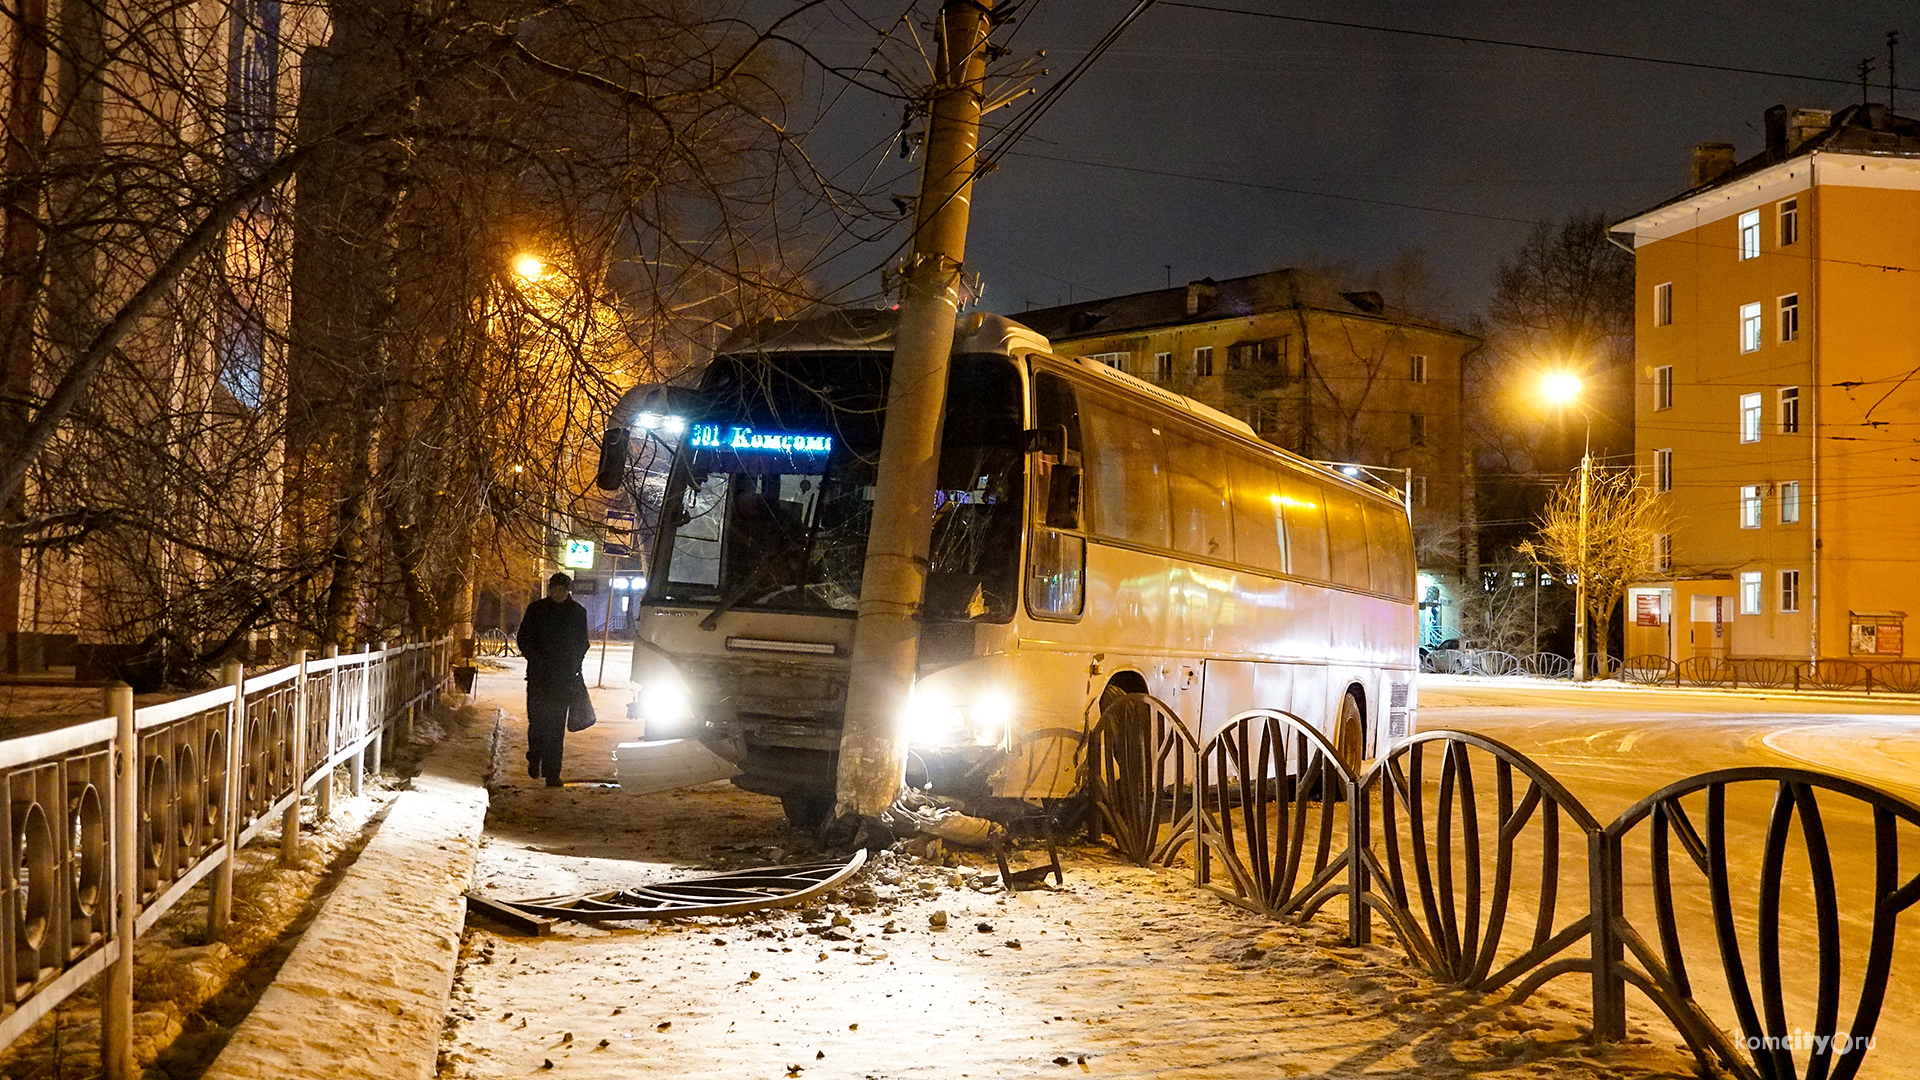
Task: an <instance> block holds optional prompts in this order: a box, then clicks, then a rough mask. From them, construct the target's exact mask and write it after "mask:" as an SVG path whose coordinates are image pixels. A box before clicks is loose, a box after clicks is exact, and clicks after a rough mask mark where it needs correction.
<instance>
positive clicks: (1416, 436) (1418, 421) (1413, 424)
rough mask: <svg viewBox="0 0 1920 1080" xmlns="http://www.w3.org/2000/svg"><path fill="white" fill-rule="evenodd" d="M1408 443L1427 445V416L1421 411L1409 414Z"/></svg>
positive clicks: (1411, 444)
mask: <svg viewBox="0 0 1920 1080" xmlns="http://www.w3.org/2000/svg"><path fill="white" fill-rule="evenodd" d="M1407 443H1408V445H1410V446H1425V445H1427V418H1426V417H1425V416H1423V415H1421V414H1420V413H1411V414H1409V415H1408V416H1407Z"/></svg>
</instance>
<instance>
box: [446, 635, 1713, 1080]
mask: <svg viewBox="0 0 1920 1080" xmlns="http://www.w3.org/2000/svg"><path fill="white" fill-rule="evenodd" d="M592 671H593V669H592V666H591V664H590V666H589V673H590V674H591V673H592ZM520 686H521V684H520V683H519V682H518V681H517V679H516V678H512V677H509V676H492V677H487V678H483V680H482V686H481V688H480V691H481V695H482V698H483V700H486V701H490V702H495V703H499V704H501V705H502V706H503V707H505V708H507V709H508V711H509V713H510V714H517V713H519V712H520V707H519V704H518V703H517V702H516V701H515V700H514V697H515V695H516V694H518V693H519V692H520ZM610 696H612V695H610ZM616 704H617V703H616V702H611V701H603V702H602V703H601V709H600V715H601V717H602V721H603V722H602V725H601V727H598V728H595V729H593V730H591V731H589V732H586V733H582V734H577V735H574V736H570V737H569V747H568V757H569V762H570V764H569V765H568V776H569V779H573V778H575V777H580V778H599V777H605V776H607V775H609V772H608V770H609V767H610V766H609V765H608V764H607V757H609V756H610V754H611V746H612V744H613V742H614V741H616V740H617V739H619V738H622V737H625V738H631V737H633V736H632V732H631V730H630V729H627V728H626V727H625V725H624V724H623V722H622V721H620V720H619V719H618V718H617V708H616V707H615V706H616ZM505 731H506V733H507V735H506V738H504V739H503V746H502V749H501V751H500V753H499V754H498V761H499V763H500V765H501V766H502V768H501V772H500V774H499V776H498V779H497V781H496V783H495V785H494V787H493V803H492V806H493V809H492V812H491V813H490V815H489V818H488V836H487V838H486V841H485V843H484V845H483V848H482V851H481V856H480V865H479V867H478V869H477V871H476V875H475V877H476V886H477V887H478V888H480V889H482V890H484V891H485V892H487V893H488V894H489V895H492V896H496V897H499V898H502V899H512V898H517V897H528V896H540V895H551V894H555V893H565V892H576V891H587V890H592V889H605V888H614V887H617V886H620V885H629V884H640V883H646V882H653V881H660V880H667V879H671V878H675V877H684V876H690V875H692V874H695V873H698V872H701V871H703V870H708V869H715V868H723V867H727V868H730V867H735V866H743V865H755V864H761V863H770V862H778V861H781V860H782V859H796V858H808V857H811V854H810V845H809V844H808V841H807V838H806V837H804V836H801V835H798V834H796V833H794V832H793V831H791V830H789V829H788V828H787V827H786V826H785V825H784V823H783V822H782V820H781V817H780V808H779V805H778V803H777V802H776V801H775V800H772V799H768V798H763V797H759V796H754V795H748V794H745V793H743V792H739V791H736V790H734V789H733V788H731V787H730V786H729V785H727V784H725V783H717V784H709V785H704V786H701V787H697V788H690V789H685V790H682V791H676V792H668V793H663V794H658V795H651V796H643V797H636V796H630V795H626V794H624V793H622V792H620V791H619V790H618V789H617V788H613V787H606V786H599V785H594V784H579V783H576V784H574V785H572V786H569V787H567V788H565V789H560V790H553V789H548V788H545V787H542V786H536V784H535V782H534V781H530V780H528V779H527V778H526V776H525V770H524V768H522V767H520V766H521V761H522V759H521V756H520V755H521V754H522V753H523V752H524V748H525V741H524V740H525V732H524V723H523V722H520V721H518V720H517V717H516V716H514V715H509V716H508V719H507V723H506V725H505ZM1064 855H1065V861H1066V867H1067V878H1066V884H1065V885H1064V887H1058V888H1048V889H1043V890H1034V891H1025V892H1021V893H1018V894H1015V895H1011V896H1010V895H1008V894H1007V893H1006V892H1004V891H1003V890H1002V889H1001V888H1000V886H999V884H998V881H997V877H996V875H995V874H993V873H992V872H991V871H990V870H988V869H987V860H985V859H984V858H979V857H968V858H966V859H965V860H964V862H965V863H967V865H961V866H958V867H953V868H949V867H945V866H939V865H935V864H932V863H929V862H927V861H925V860H922V859H918V858H914V857H911V856H906V855H899V854H892V853H889V854H888V855H886V856H883V857H882V858H880V859H879V860H878V861H877V862H876V863H875V865H874V866H873V867H872V868H870V869H869V870H868V871H867V873H866V874H865V875H864V876H863V878H862V879H860V881H858V882H857V883H855V884H854V885H851V886H849V887H847V888H845V889H843V890H841V891H840V892H839V893H838V894H836V895H835V896H834V897H832V898H830V899H829V900H828V901H826V902H824V903H820V904H816V905H814V906H812V907H809V908H805V909H794V910H784V911H774V912H765V913H758V914H755V915H750V916H746V917H741V918H730V919H706V920H685V921H681V922H675V923H663V924H650V923H628V924H614V925H606V926H600V927H595V926H588V925H581V924H560V925H558V926H557V927H556V932H555V934H554V936H552V937H548V938H530V937H520V936H515V935H512V934H510V933H506V932H504V931H502V932H496V931H495V930H494V929H492V928H490V927H489V926H488V924H485V923H483V922H482V921H481V920H479V919H477V918H476V919H470V920H469V923H468V930H467V933H466V936H465V939H464V942H463V948H462V966H461V972H460V975H459V977H458V978H457V980H456V982H455V987H454V996H453V1005H452V1009H451V1012H450V1014H449V1017H448V1026H447V1030H446V1035H445V1038H444V1040H443V1042H442V1053H441V1068H440V1076H441V1077H442V1078H446V1080H453V1078H462V1080H464V1078H492V1077H509V1076H511V1077H520V1076H526V1075H528V1074H530V1073H532V1074H540V1075H546V1074H549V1073H550V1074H554V1075H561V1074H566V1075H576V1076H595V1077H602V1076H616V1077H617V1076H627V1075H639V1074H641V1073H646V1074H649V1075H661V1076H674V1077H727V1078H729V1080H737V1078H749V1077H800V1078H813V1077H836V1078H838V1077H848V1078H874V1080H879V1078H885V1080H897V1078H899V1080H903V1078H908V1077H942V1078H947V1077H1008V1076H1027V1075H1033V1074H1044V1075H1054V1074H1063V1075H1064V1074H1071V1075H1100V1076H1116V1077H1173V1076H1192V1077H1208V1078H1215V1077H1218V1078H1223V1080H1231V1078H1242V1077H1244V1078H1248V1080H1252V1078H1256V1077H1257V1078H1260V1080H1267V1078H1271V1077H1275V1076H1421V1077H1442V1078H1444V1077H1465V1076H1490V1077H1537V1076H1575V1077H1582V1076H1586V1077H1601V1076H1628V1077H1640V1076H1685V1075H1691V1074H1692V1072H1693V1063H1692V1059H1691V1058H1690V1057H1688V1056H1686V1055H1685V1054H1684V1053H1682V1052H1676V1051H1675V1050H1674V1049H1673V1048H1671V1047H1670V1046H1666V1045H1655V1044H1654V1043H1653V1040H1651V1039H1650V1038H1648V1037H1646V1036H1645V1035H1639V1036H1637V1037H1636V1039H1635V1041H1634V1042H1632V1043H1630V1044H1627V1045H1623V1046H1615V1047H1610V1048H1607V1049H1604V1050H1595V1049H1593V1048H1592V1047H1590V1046H1589V1045H1588V1044H1587V1043H1586V1041H1585V1038H1586V1028H1585V1026H1584V1025H1585V1023H1586V1018H1585V1014H1584V1011H1582V1010H1578V1009H1576V1008H1573V1007H1572V1006H1570V1005H1569V1004H1568V1003H1566V1002H1564V1001H1561V1000H1559V999H1557V998H1555V997H1554V993H1555V989H1554V987H1553V986H1551V985H1550V986H1549V987H1548V988H1547V990H1546V991H1544V992H1543V994H1542V995H1540V996H1538V997H1536V998H1535V1000H1534V1001H1533V1002H1530V1003H1529V1004H1528V1005H1527V1006H1525V1007H1521V1008H1509V1007H1505V1006H1502V1005H1499V1004H1497V1003H1494V1002H1488V1001H1485V1000H1479V999H1476V998H1475V997H1473V996H1471V995H1462V994H1459V993H1457V992H1454V991H1450V990H1447V989H1445V988H1444V987H1439V986H1436V985H1434V984H1433V983H1432V982H1431V981H1429V980H1427V979H1426V978H1424V977H1423V976H1421V975H1420V974H1419V973H1418V972H1416V971H1415V970H1414V969H1412V968H1410V967H1408V966H1407V965H1406V963H1405V961H1404V959H1403V957H1402V956H1401V954H1400V953H1399V952H1398V951H1397V950H1393V949H1390V948H1388V947H1385V946H1374V947H1371V948H1367V949H1354V948H1347V947H1343V946H1341V945H1340V944H1339V938H1340V929H1341V920H1340V918H1338V917H1337V916H1338V915H1339V914H1340V913H1338V912H1335V911H1332V910H1329V911H1327V912H1325V913H1323V916H1322V918H1320V919H1319V920H1317V921H1315V922H1314V923H1312V924H1310V925H1308V926H1304V927H1296V926H1290V925H1285V924H1279V923H1274V922H1271V921H1269V920H1267V919H1265V918H1262V917H1260V916H1257V915H1254V914H1251V913H1248V912H1245V911H1243V910H1241V909H1239V908H1236V907H1233V906H1231V905H1229V904H1226V903H1224V902H1222V901H1220V900H1218V899H1216V898H1215V897H1213V896H1212V895H1211V894H1208V893H1204V892H1201V891H1199V890H1197V889H1196V888H1194V886H1193V885H1192V884H1191V881H1190V879H1186V878H1183V877H1182V876H1181V875H1179V874H1178V873H1177V872H1176V873H1165V872H1156V871H1153V870H1148V869H1143V868H1139V867H1135V866H1131V865H1128V864H1126V863H1123V862H1121V861H1120V860H1118V859H1117V858H1116V857H1114V856H1113V855H1112V854H1111V853H1109V852H1108V851H1107V850H1106V849H1104V848H1099V847H1088V846H1075V847H1071V848H1069V849H1067V850H1066V851H1065V853H1064ZM1024 857H1025V859H1026V860H1028V861H1031V860H1032V859H1033V858H1034V854H1033V853H1032V852H1027V853H1024ZM941 916H944V923H945V926H944V928H941V927H939V926H937V925H935V924H936V923H937V922H939V921H942V919H941Z"/></svg>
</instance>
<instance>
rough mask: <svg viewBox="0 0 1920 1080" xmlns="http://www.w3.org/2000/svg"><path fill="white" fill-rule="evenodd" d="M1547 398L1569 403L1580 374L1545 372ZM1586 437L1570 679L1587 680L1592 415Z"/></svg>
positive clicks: (1575, 395)
mask: <svg viewBox="0 0 1920 1080" xmlns="http://www.w3.org/2000/svg"><path fill="white" fill-rule="evenodd" d="M1542 390H1543V392H1544V393H1545V395H1546V398H1547V400H1548V401H1550V402H1552V403H1553V404H1555V405H1560V406H1566V405H1571V404H1573V403H1574V402H1575V401H1576V400H1577V399H1578V398H1579V397H1580V378H1579V376H1576V375H1568V374H1564V373H1562V374H1558V375H1549V376H1547V379H1546V383H1545V384H1544V386H1543V387H1542ZM1585 419H1586V422H1587V433H1586V441H1585V443H1584V444H1583V445H1582V448H1581V451H1580V528H1579V534H1578V537H1577V539H1578V546H1579V551H1580V557H1579V560H1578V561H1577V562H1576V563H1575V565H1574V571H1573V572H1574V583H1573V681H1574V682H1586V681H1587V489H1588V478H1589V476H1590V475H1591V473H1592V470H1593V418H1592V417H1586V418H1585Z"/></svg>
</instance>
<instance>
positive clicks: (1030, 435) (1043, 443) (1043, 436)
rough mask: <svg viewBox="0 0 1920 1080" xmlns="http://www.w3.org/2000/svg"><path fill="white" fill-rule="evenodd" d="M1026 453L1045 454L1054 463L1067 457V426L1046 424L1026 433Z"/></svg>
mask: <svg viewBox="0 0 1920 1080" xmlns="http://www.w3.org/2000/svg"><path fill="white" fill-rule="evenodd" d="M1027 453H1029V454H1045V455H1047V456H1048V457H1050V458H1052V459H1053V460H1055V461H1059V460H1061V459H1063V458H1065V457H1066V456H1067V426H1066V425H1065V424H1048V425H1047V426H1046V427H1037V428H1032V429H1030V430H1029V431H1028V432H1027Z"/></svg>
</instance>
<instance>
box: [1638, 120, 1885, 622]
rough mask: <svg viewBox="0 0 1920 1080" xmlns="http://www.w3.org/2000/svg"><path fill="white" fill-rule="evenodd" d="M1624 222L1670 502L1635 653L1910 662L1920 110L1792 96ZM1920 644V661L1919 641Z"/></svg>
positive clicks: (1652, 450) (1644, 376) (1652, 468)
mask: <svg viewBox="0 0 1920 1080" xmlns="http://www.w3.org/2000/svg"><path fill="white" fill-rule="evenodd" d="M1765 129H1766V146H1765V147H1764V148H1763V149H1762V150H1761V151H1760V152H1759V153H1758V154H1755V155H1753V156H1752V157H1749V158H1747V159H1745V160H1736V159H1735V155H1734V151H1733V147H1732V146H1730V145H1728V144H1724V143H1710V144H1703V145H1702V146H1700V147H1699V148H1697V149H1696V150H1695V151H1694V162H1693V165H1694V176H1693V181H1694V184H1693V186H1692V187H1691V188H1690V189H1688V190H1687V191H1685V192H1683V193H1681V194H1679V195H1677V196H1675V197H1673V198H1671V199H1669V200H1667V201H1666V202H1663V203H1661V204H1660V205H1658V206H1655V207H1653V208H1651V209H1649V210H1646V211H1644V212H1642V213H1639V214H1636V215H1634V216H1633V217H1631V218H1628V219H1626V220H1625V221H1622V222H1620V223H1618V224H1617V225H1616V226H1615V227H1614V235H1615V237H1616V239H1617V240H1619V241H1620V242H1622V243H1623V244H1627V245H1630V246H1631V248H1632V250H1633V252H1634V262H1635V277H1636V281H1637V290H1638V301H1637V303H1636V324H1635V341H1636V360H1637V365H1638V368H1639V370H1638V380H1637V381H1638V388H1637V391H1636V393H1637V400H1636V412H1637V417H1638V419H1637V424H1636V437H1635V449H1636V454H1637V456H1638V461H1639V465H1640V467H1641V469H1642V470H1643V474H1644V476H1645V479H1646V482H1647V483H1649V484H1652V485H1654V486H1655V487H1657V488H1658V489H1660V490H1662V491H1665V492H1667V493H1668V497H1669V498H1670V499H1671V507H1672V511H1673V521H1674V524H1673V527H1672V532H1671V535H1670V536H1669V537H1668V538H1667V539H1666V542H1665V544H1664V546H1663V549H1662V554H1661V559H1660V562H1661V565H1659V566H1656V567H1650V568H1649V573H1648V575H1647V578H1646V579H1645V580H1644V581H1642V582H1639V583H1638V584H1637V585H1636V586H1635V587H1634V588H1633V589H1632V590H1630V592H1629V594H1628V599H1627V605H1628V606H1627V612H1626V623H1627V626H1626V633H1627V640H1626V652H1627V654H1628V655H1629V656H1632V655H1638V654H1653V655H1662V656H1667V657H1671V658H1674V659H1685V658H1688V657H1695V656H1713V657H1725V658H1745V657H1777V658H1783V659H1795V660H1807V659H1821V658H1842V659H1846V658H1851V659H1855V660H1871V659H1876V658H1877V659H1894V658H1899V657H1902V656H1907V655H1910V653H1909V647H1908V646H1907V645H1906V642H1905V622H1906V620H1907V619H1908V618H1909V616H1913V617H1920V120H1914V119H1911V118H1907V117H1903V116H1899V115H1896V114H1894V113H1892V112H1890V111H1889V110H1888V109H1886V108H1885V107H1884V106H1880V105H1856V106H1852V107H1849V108H1846V109H1843V110H1841V111H1839V112H1837V113H1828V112H1825V111H1821V110H1812V109H1795V110H1789V109H1787V108H1785V107H1783V106H1775V107H1774V108H1772V109H1770V110H1768V111H1767V114H1766V125H1765ZM1913 654H1916V655H1920V650H1915V651H1914V653H1913Z"/></svg>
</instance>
